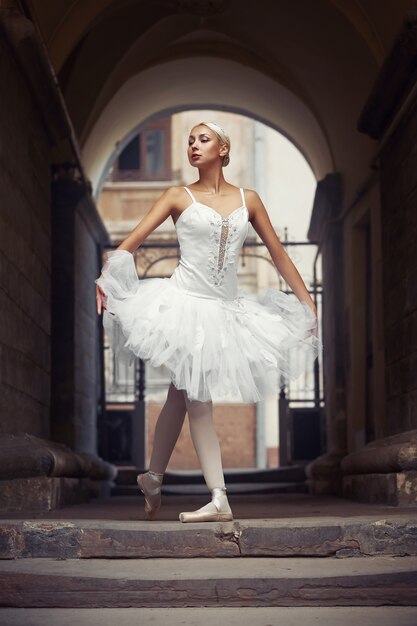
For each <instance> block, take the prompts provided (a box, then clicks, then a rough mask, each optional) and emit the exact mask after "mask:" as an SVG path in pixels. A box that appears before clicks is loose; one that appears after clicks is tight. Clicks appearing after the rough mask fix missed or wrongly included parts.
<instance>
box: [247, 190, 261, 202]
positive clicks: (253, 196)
mask: <svg viewBox="0 0 417 626" xmlns="http://www.w3.org/2000/svg"><path fill="white" fill-rule="evenodd" d="M243 191H244V194H245V198H246V204H259V202H260V200H261V199H260V197H259V194H258V192H257V191H255V189H249V188H246V187H243Z"/></svg>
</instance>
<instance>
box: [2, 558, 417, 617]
mask: <svg viewBox="0 0 417 626" xmlns="http://www.w3.org/2000/svg"><path fill="white" fill-rule="evenodd" d="M416 586H417V559H416V558H415V557H405V558H396V559H392V558H389V557H377V558H369V559H355V564H354V567H352V563H351V561H346V560H340V559H326V564H325V567H323V563H322V562H319V561H318V560H317V559H302V558H301V559H279V560H277V559H274V558H272V559H269V558H249V559H245V560H243V559H227V558H226V559H177V558H173V559H166V560H164V561H163V562H162V563H161V561H160V559H145V560H143V561H141V562H140V563H138V562H137V561H136V560H135V559H121V560H118V559H112V560H111V561H110V560H103V559H89V560H83V561H77V560H76V561H62V560H56V559H25V560H23V561H22V560H20V561H19V560H17V561H3V562H0V604H1V606H8V607H68V608H71V609H73V608H76V607H80V608H81V607H84V608H89V607H114V608H116V607H161V606H165V607H176V606H185V607H201V606H215V607H220V606H230V607H231V606H236V607H241V608H242V607H250V606H258V607H261V606H269V607H272V606H275V607H277V606H309V607H311V606H320V607H323V606H355V605H356V606H358V605H359V606H384V605H387V604H391V605H395V606H401V605H402V606H416V605H417V595H416ZM216 621H218V620H216ZM261 621H262V623H265V621H264V620H262V619H261ZM168 622H169V623H172V620H171V619H170V620H168ZM139 623H141V622H139ZM194 623H195V622H194ZM225 623H228V621H226V622H225ZM254 623H258V624H259V623H260V622H259V620H256V621H255V622H254ZM268 623H269V622H268ZM271 623H274V624H276V623H277V622H276V620H273V621H272V622H271ZM281 623H283V622H281ZM306 623H307V624H311V623H312V622H311V620H309V619H307V621H306ZM332 623H335V622H332ZM336 623H338V622H336ZM365 623H366V624H369V623H370V622H369V621H368V620H365ZM393 623H397V622H396V621H395V622H393ZM410 623H411V622H410ZM413 623H415V622H413Z"/></svg>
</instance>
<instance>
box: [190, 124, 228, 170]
mask: <svg viewBox="0 0 417 626" xmlns="http://www.w3.org/2000/svg"><path fill="white" fill-rule="evenodd" d="M220 150H221V145H220V143H219V140H218V138H217V135H215V133H213V131H212V130H211V128H208V127H207V126H204V125H203V124H202V125H201V126H194V128H192V129H191V132H190V135H189V137H188V149H187V154H188V160H189V162H190V163H191V165H194V166H195V167H206V166H207V165H211V164H214V163H216V162H220V160H219V155H220Z"/></svg>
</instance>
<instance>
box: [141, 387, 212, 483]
mask: <svg viewBox="0 0 417 626" xmlns="http://www.w3.org/2000/svg"><path fill="white" fill-rule="evenodd" d="M186 412H187V413H188V418H189V423H190V433H191V439H192V441H193V444H194V448H195V451H196V453H197V456H198V460H199V462H200V465H201V469H202V470H203V475H204V480H205V481H206V484H207V487H208V488H209V489H210V490H212V489H214V488H215V487H224V475H223V467H222V458H221V451H220V444H219V440H218V437H217V434H216V431H215V429H214V423H213V403H212V402H211V401H209V402H200V401H199V400H190V399H189V398H188V396H187V392H186V391H185V390H183V389H177V388H176V387H175V386H174V384H173V383H171V384H170V386H169V389H168V395H167V399H166V401H165V404H164V406H163V407H162V410H161V413H160V415H159V417H158V421H157V423H156V426H155V435H154V442H153V449H152V455H151V460H150V463H149V469H150V470H152V471H153V472H158V473H164V472H165V470H166V468H167V465H168V461H169V459H170V457H171V454H172V451H173V449H174V446H175V444H176V442H177V439H178V437H179V434H180V432H181V429H182V426H183V423H184V418H185V413H186Z"/></svg>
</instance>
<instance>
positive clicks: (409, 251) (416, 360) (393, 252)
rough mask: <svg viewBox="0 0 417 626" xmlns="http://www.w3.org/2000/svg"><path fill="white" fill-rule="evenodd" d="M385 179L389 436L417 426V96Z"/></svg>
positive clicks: (387, 154)
mask: <svg viewBox="0 0 417 626" xmlns="http://www.w3.org/2000/svg"><path fill="white" fill-rule="evenodd" d="M380 181H381V182H380V185H381V211H382V255H383V292H384V303H383V304H384V318H385V349H386V386H387V423H386V432H385V433H384V435H385V436H388V435H391V434H395V433H398V432H401V431H407V430H410V429H413V428H417V101H416V102H415V103H414V105H413V107H411V110H410V111H409V113H408V114H407V116H406V117H405V118H404V119H403V120H402V123H401V125H400V126H399V128H398V129H397V130H396V132H395V134H394V135H393V137H392V138H391V140H390V141H389V142H388V144H387V145H386V146H385V149H384V151H383V154H382V157H381V165H380Z"/></svg>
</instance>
